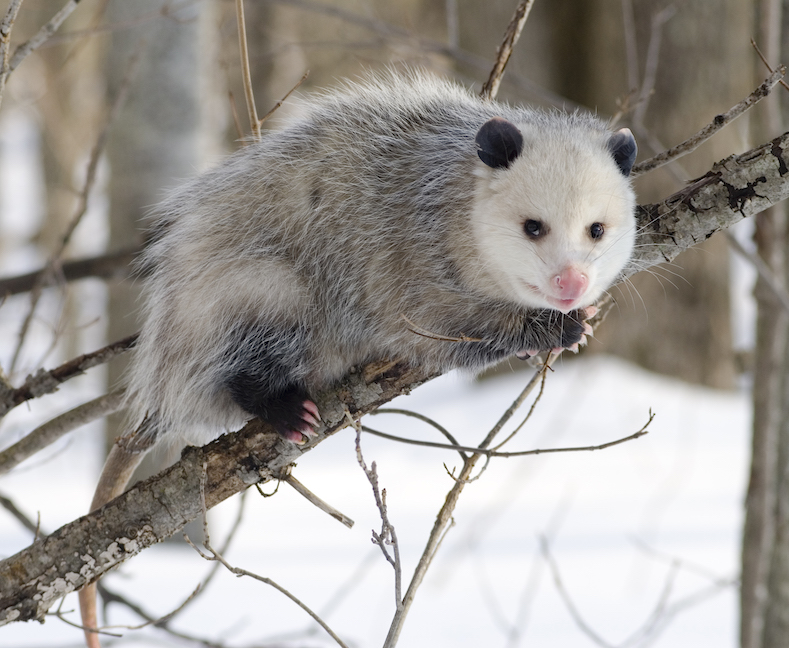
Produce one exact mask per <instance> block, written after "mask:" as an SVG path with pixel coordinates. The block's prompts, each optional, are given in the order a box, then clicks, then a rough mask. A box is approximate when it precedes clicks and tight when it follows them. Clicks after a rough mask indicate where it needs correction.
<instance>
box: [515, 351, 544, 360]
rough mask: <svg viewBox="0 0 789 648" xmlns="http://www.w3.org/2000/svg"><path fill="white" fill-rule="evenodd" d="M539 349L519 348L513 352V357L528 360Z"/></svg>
mask: <svg viewBox="0 0 789 648" xmlns="http://www.w3.org/2000/svg"><path fill="white" fill-rule="evenodd" d="M538 353H539V351H535V350H534V349H521V350H520V351H518V352H517V353H516V354H515V357H516V358H518V359H519V360H528V359H529V358H531V357H532V356H536V355H537V354H538Z"/></svg>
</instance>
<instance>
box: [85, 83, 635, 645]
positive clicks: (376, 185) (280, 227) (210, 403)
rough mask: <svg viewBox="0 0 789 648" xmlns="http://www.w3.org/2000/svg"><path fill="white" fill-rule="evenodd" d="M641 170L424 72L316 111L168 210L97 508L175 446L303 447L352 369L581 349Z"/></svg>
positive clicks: (610, 273)
mask: <svg viewBox="0 0 789 648" xmlns="http://www.w3.org/2000/svg"><path fill="white" fill-rule="evenodd" d="M635 156H636V143H635V140H634V138H633V136H632V134H631V133H630V131H628V130H627V129H622V130H620V131H618V132H616V133H613V132H611V131H610V130H609V129H608V128H607V127H606V125H605V124H604V123H603V122H602V121H601V120H599V119H597V118H595V117H594V116H592V115H589V114H585V113H580V112H576V113H573V114H565V113H561V112H541V111H537V110H531V109H526V108H514V107H510V106H507V105H504V104H501V103H496V102H493V101H484V100H481V99H479V98H477V97H475V96H473V95H471V94H470V93H469V92H468V91H466V90H465V89H463V88H461V87H460V86H458V85H455V84H454V83H451V82H448V81H444V80H440V79H439V78H436V77H433V76H431V75H429V74H426V73H421V72H413V71H412V72H407V73H395V72H390V73H388V74H385V75H383V76H377V77H372V78H368V79H366V80H364V81H362V82H358V83H350V82H348V83H346V84H345V85H343V86H342V87H340V88H339V89H337V90H335V91H333V92H328V93H324V94H322V95H318V96H312V97H309V98H308V99H306V100H304V101H303V103H302V106H301V114H300V115H299V116H297V117H295V118H294V119H293V120H292V121H291V122H290V123H289V124H288V125H287V126H286V127H285V128H284V129H282V130H280V131H278V132H272V133H270V134H267V135H265V136H264V137H263V138H262V140H261V141H259V142H255V143H252V144H250V145H248V146H246V147H244V148H242V149H241V150H240V151H239V152H237V153H236V154H234V155H232V156H231V157H229V158H228V159H227V160H226V161H225V162H224V163H222V164H221V165H219V166H218V167H217V168H216V169H214V170H213V171H209V172H208V173H205V174H203V175H201V176H199V177H198V178H197V179H195V180H194V181H192V182H190V183H188V184H186V185H185V186H183V187H182V188H180V189H179V190H177V191H175V192H174V193H173V194H172V195H171V196H169V198H167V199H166V200H165V201H164V202H163V203H162V204H161V205H160V206H159V207H158V209H157V210H156V221H155V226H154V230H155V235H154V239H153V242H152V243H151V245H150V246H149V248H148V250H147V252H146V253H145V261H144V263H145V265H146V267H147V268H149V269H150V277H149V278H148V279H147V280H146V285H145V292H146V300H145V303H146V305H145V314H144V324H143V329H142V332H141V336H140V339H139V343H138V345H137V349H136V351H135V357H134V360H133V367H132V369H131V374H130V379H129V385H128V394H129V396H128V409H129V411H130V416H131V425H130V429H135V433H133V434H131V435H128V436H126V437H125V438H123V439H122V440H121V442H120V443H119V444H117V445H116V446H115V449H114V450H113V454H111V456H110V459H108V464H107V466H106V467H105V472H104V476H103V478H102V484H101V485H100V487H99V489H98V490H97V493H96V498H95V499H94V502H93V508H97V507H98V506H101V505H102V504H104V503H105V502H106V501H108V500H109V499H111V498H112V497H114V496H115V495H117V494H120V492H121V491H122V490H123V489H124V488H125V485H126V481H127V480H128V478H129V476H130V473H131V470H132V468H133V467H134V465H136V460H135V457H138V456H139V455H140V454H141V452H142V451H144V450H146V449H147V448H148V447H150V446H151V445H153V444H154V443H155V442H157V441H160V440H165V441H170V442H172V441H173V440H177V441H178V442H180V443H184V442H187V443H192V444H203V443H205V442H207V441H209V440H211V439H213V438H215V437H216V436H218V435H219V434H221V433H223V432H224V431H226V430H229V429H235V428H239V427H241V426H242V425H243V424H244V423H245V422H246V421H248V420H249V419H251V418H253V417H259V418H261V419H263V420H265V421H267V422H269V423H270V424H271V425H272V426H273V427H274V428H275V429H276V430H277V431H278V432H279V433H280V434H281V435H282V436H283V437H284V438H286V439H289V440H290V441H294V442H297V443H301V442H303V441H304V440H305V437H308V436H310V435H312V434H313V433H314V431H313V430H314V428H315V427H316V426H318V425H319V422H320V413H319V411H318V408H317V407H316V406H315V404H314V401H313V395H314V394H316V393H317V392H318V391H320V390H322V389H324V388H326V387H329V386H331V385H332V384H334V383H335V382H337V381H338V380H339V379H340V378H341V377H342V376H343V375H345V374H346V373H347V372H348V371H349V370H350V369H351V368H352V367H354V366H358V365H363V364H365V363H368V362H372V361H377V360H383V359H398V360H400V361H403V362H405V363H409V364H411V365H418V366H423V367H425V368H427V369H430V370H431V371H438V372H444V371H447V370H450V369H456V368H459V369H463V370H468V371H471V372H476V371H479V370H481V369H483V368H484V367H486V366H488V365H490V364H492V363H495V362H498V361H500V360H503V359H505V358H507V357H511V356H513V355H517V356H520V357H525V356H527V355H529V354H532V353H535V352H537V351H542V350H550V349H554V348H565V347H573V346H575V345H577V344H578V343H579V342H582V341H583V339H584V335H585V332H586V330H587V329H586V325H585V323H584V319H585V318H586V317H587V315H588V313H589V311H587V310H586V308H587V307H589V306H591V305H592V304H593V303H594V302H595V300H597V299H598V297H600V296H601V294H603V293H604V291H606V290H607V289H608V288H609V286H610V285H611V284H612V283H613V282H614V281H615V280H616V279H617V277H618V276H619V275H620V273H621V272H622V270H623V269H624V268H625V266H626V264H627V263H628V261H629V259H630V257H631V253H632V250H633V245H634V239H635V219H634V208H635V196H634V193H633V190H632V188H631V184H630V181H629V179H628V176H629V174H630V169H631V167H632V165H633V163H634V160H635ZM83 602H84V601H83ZM85 625H86V626H93V625H95V613H94V616H93V617H92V618H88V619H85ZM91 637H92V638H95V635H91Z"/></svg>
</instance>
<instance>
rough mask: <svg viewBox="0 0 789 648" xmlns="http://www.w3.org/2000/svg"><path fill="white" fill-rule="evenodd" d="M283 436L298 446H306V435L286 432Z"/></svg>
mask: <svg viewBox="0 0 789 648" xmlns="http://www.w3.org/2000/svg"><path fill="white" fill-rule="evenodd" d="M282 436H283V437H284V438H286V439H287V440H288V441H292V442H293V443H295V444H296V445H304V444H305V443H306V442H307V439H305V438H304V435H303V434H302V433H301V432H298V431H296V430H286V431H285V433H284V434H283V435H282Z"/></svg>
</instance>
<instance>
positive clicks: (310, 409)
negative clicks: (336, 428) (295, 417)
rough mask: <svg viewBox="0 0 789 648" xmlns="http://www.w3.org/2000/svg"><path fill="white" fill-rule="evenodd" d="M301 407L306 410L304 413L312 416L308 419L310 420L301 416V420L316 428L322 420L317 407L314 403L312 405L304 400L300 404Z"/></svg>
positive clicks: (309, 401)
mask: <svg viewBox="0 0 789 648" xmlns="http://www.w3.org/2000/svg"><path fill="white" fill-rule="evenodd" d="M301 406H302V407H303V408H304V409H305V410H306V412H307V413H308V414H311V415H312V416H311V417H310V419H307V418H306V417H305V416H304V415H303V414H302V417H301V418H303V419H304V420H305V421H307V422H308V423H310V424H312V425H314V426H316V427H317V426H318V424H319V423H320V422H321V420H322V419H321V413H320V411H319V410H318V406H317V405H316V404H315V403H313V402H312V401H311V400H305V401H304V402H303V403H302V404H301Z"/></svg>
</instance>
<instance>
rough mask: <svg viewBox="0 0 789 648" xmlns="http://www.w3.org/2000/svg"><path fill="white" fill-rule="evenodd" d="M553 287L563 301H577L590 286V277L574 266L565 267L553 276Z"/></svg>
mask: <svg viewBox="0 0 789 648" xmlns="http://www.w3.org/2000/svg"><path fill="white" fill-rule="evenodd" d="M552 283H553V287H554V289H555V291H556V293H557V294H558V296H559V299H560V300H562V301H570V302H573V301H577V300H578V299H580V297H581V296H582V295H583V294H584V293H585V292H586V289H587V288H588V286H589V277H588V276H586V274H584V273H583V272H582V271H581V270H579V269H578V268H576V267H574V266H569V267H567V268H564V269H563V270H562V271H561V272H560V273H559V274H557V275H556V276H555V277H554V278H553V281H552Z"/></svg>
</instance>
